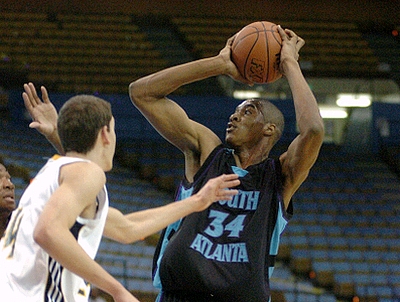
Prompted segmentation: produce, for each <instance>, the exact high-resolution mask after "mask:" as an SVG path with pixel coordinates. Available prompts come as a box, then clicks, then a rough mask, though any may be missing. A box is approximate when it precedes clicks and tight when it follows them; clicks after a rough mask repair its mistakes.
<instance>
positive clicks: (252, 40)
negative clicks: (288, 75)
mask: <svg viewBox="0 0 400 302" xmlns="http://www.w3.org/2000/svg"><path fill="white" fill-rule="evenodd" d="M281 48H282V39H281V36H280V34H279V32H278V28H277V25H276V24H274V23H272V22H268V21H257V22H253V23H251V24H249V25H247V26H245V27H243V28H242V29H241V30H240V31H239V32H238V33H237V35H236V37H235V40H234V41H233V44H232V53H231V55H232V61H233V63H235V65H236V67H237V68H238V70H239V72H240V74H241V75H242V77H244V78H245V79H247V80H249V81H251V82H253V83H259V84H264V83H272V82H274V81H276V80H277V79H279V78H280V77H282V74H281V73H280V71H279V58H280V52H281Z"/></svg>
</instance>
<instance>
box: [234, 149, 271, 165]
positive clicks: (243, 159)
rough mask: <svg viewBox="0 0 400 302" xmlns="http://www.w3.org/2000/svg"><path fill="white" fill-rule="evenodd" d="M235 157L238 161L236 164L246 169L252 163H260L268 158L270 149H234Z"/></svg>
mask: <svg viewBox="0 0 400 302" xmlns="http://www.w3.org/2000/svg"><path fill="white" fill-rule="evenodd" d="M233 155H234V158H235V161H236V166H238V167H239V168H242V169H246V168H247V167H249V166H251V165H255V164H258V163H260V162H262V161H263V160H265V159H267V158H268V155H269V150H265V149H262V148H257V149H255V148H253V149H251V150H249V149H245V150H236V149H235V150H234V153H233Z"/></svg>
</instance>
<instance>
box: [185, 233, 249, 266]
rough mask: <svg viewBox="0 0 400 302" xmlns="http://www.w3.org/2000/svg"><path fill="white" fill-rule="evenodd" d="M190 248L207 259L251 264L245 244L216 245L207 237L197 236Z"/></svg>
mask: <svg viewBox="0 0 400 302" xmlns="http://www.w3.org/2000/svg"><path fill="white" fill-rule="evenodd" d="M190 247H191V248H192V249H194V250H195V251H197V252H199V253H200V254H202V255H203V256H204V257H206V258H207V259H211V260H216V261H220V262H249V257H248V255H247V249H246V243H244V242H237V243H227V244H214V243H213V242H212V241H211V240H210V239H208V238H207V237H205V236H203V235H201V234H197V235H196V238H195V239H194V241H193V243H192V244H191V245H190Z"/></svg>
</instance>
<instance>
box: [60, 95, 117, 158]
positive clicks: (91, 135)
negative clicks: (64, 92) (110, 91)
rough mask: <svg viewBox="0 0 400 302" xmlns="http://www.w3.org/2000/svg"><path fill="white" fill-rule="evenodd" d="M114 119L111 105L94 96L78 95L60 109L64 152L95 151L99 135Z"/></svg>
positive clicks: (61, 138) (84, 152)
mask: <svg viewBox="0 0 400 302" xmlns="http://www.w3.org/2000/svg"><path fill="white" fill-rule="evenodd" d="M111 119H112V112H111V104H110V103H109V102H107V101H105V100H103V99H101V98H98V97H95V96H93V95H85V94H82V95H77V96H74V97H72V98H70V99H69V100H68V101H67V102H66V103H65V104H64V105H63V106H62V107H61V109H60V113H59V117H58V121H57V128H58V134H59V136H60V140H61V144H62V146H63V148H64V152H69V151H75V152H78V153H82V154H86V153H87V152H89V151H90V150H92V149H93V147H94V144H95V142H96V139H97V135H98V133H99V131H100V129H101V128H102V127H103V126H109V125H110V121H111Z"/></svg>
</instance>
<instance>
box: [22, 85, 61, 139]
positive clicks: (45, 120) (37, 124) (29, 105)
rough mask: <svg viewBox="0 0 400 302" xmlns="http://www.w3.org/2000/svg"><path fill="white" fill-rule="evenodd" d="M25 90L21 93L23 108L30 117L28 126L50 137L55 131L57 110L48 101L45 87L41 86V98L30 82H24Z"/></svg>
mask: <svg viewBox="0 0 400 302" xmlns="http://www.w3.org/2000/svg"><path fill="white" fill-rule="evenodd" d="M24 90H25V92H23V93H22V98H23V99H24V103H25V108H26V109H27V110H28V112H29V115H30V116H31V118H32V122H31V123H30V124H29V127H30V128H34V129H36V130H38V131H39V132H40V133H41V134H43V135H44V136H45V137H50V136H52V135H53V134H54V132H55V131H57V118H58V114H57V110H56V108H55V107H54V105H53V104H52V103H51V102H50V99H49V95H48V93H47V90H46V88H45V87H43V86H42V87H41V92H42V99H43V101H42V100H41V99H40V98H39V96H38V95H37V93H36V88H35V86H34V85H33V84H32V83H29V84H24Z"/></svg>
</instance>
